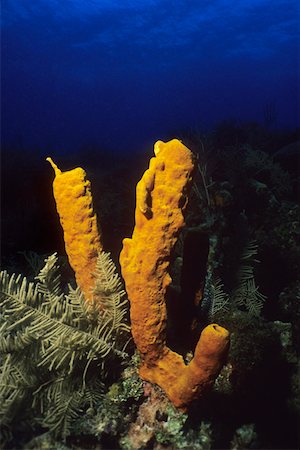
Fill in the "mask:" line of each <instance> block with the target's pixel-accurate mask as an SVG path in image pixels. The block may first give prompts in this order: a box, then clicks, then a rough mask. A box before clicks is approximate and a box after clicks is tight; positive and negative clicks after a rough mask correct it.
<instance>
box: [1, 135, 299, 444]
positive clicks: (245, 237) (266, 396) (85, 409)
mask: <svg viewBox="0 0 300 450" xmlns="http://www.w3.org/2000/svg"><path fill="white" fill-rule="evenodd" d="M222 133H223V134H222ZM230 133H232V130H231V131H230ZM230 133H229V134H228V135H226V136H225V138H226V142H224V140H225V138H224V129H222V130H221V131H220V130H219V133H217V132H216V134H215V135H212V136H199V135H198V134H193V135H191V134H189V135H185V136H184V135H183V136H182V137H181V139H182V141H183V142H184V144H185V145H183V144H182V143H181V142H180V141H178V140H172V141H170V142H168V143H163V142H161V141H159V142H158V143H157V144H156V145H155V147H154V152H155V157H153V158H152V159H151V160H150V165H149V169H147V170H146V171H145V173H144V175H143V177H142V178H141V181H140V182H139V183H138V184H137V187H136V209H135V224H134V229H133V232H132V237H131V238H130V239H125V240H124V241H123V249H122V251H121V255H120V270H121V273H122V277H123V280H122V279H121V277H120V275H119V274H118V272H119V270H118V269H119V265H118V262H117V261H116V255H115V254H114V255H111V254H109V253H107V252H106V251H104V249H105V248H107V247H106V245H105V236H104V235H105V233H104V230H105V224H104V223H103V227H102V220H103V219H102V217H101V208H99V207H98V205H99V203H98V198H97V196H95V197H94V187H93V186H94V183H93V184H92V187H91V184H90V182H89V181H88V180H87V177H86V173H85V171H84V170H83V169H73V170H70V171H67V172H62V171H60V170H59V169H58V168H57V166H56V165H55V164H54V163H53V161H52V160H50V161H49V162H50V163H51V164H52V166H53V168H54V171H55V178H54V183H53V190H54V198H55V202H56V207H57V211H58V214H59V218H60V222H61V226H62V229H63V235H64V242H65V248H66V253H67V256H68V261H69V264H70V265H71V267H72V269H73V271H74V272H71V271H70V269H67V268H66V261H65V258H64V257H63V256H58V255H57V253H55V254H52V255H50V256H44V255H40V256H39V255H37V254H36V253H34V252H28V251H27V252H23V257H24V256H25V258H24V259H26V260H27V262H28V263H29V264H27V268H26V269H25V272H26V276H23V275H16V274H15V273H17V272H18V270H17V269H18V267H11V268H10V269H9V268H7V270H3V271H2V272H1V278H0V287H1V291H0V302H1V315H0V327H1V338H0V350H1V367H0V414H1V419H0V420H1V436H2V437H1V442H2V444H1V445H2V447H3V448H16V449H17V448H28V449H30V448H32V449H35V448H61V449H66V448H92V449H96V448H98V449H101V448H102V449H119V448H120V449H126V450H127V449H146V448H149V449H150V448H153V449H156V450H158V449H159V450H161V449H163V448H165V449H184V448H186V449H189V448H195V449H199V450H202V449H217V448H231V449H246V448H257V449H263V448H269V449H275V448H290V449H291V448H297V446H298V442H297V426H296V425H297V418H298V414H299V405H300V397H299V378H298V364H299V358H298V356H299V355H298V350H297V349H299V343H300V333H299V331H300V330H299V317H300V308H299V305H300V302H299V280H298V274H299V270H298V269H299V264H300V261H299V257H300V243H299V234H300V226H299V209H300V206H299V204H298V199H297V186H298V179H297V177H298V174H297V170H296V167H295V165H294V164H290V160H288V158H283V157H282V154H281V155H280V156H279V157H278V158H277V157H276V153H275V154H274V155H272V154H270V151H269V149H268V148H267V145H265V146H264V145H260V146H259V145H258V144H257V142H251V143H249V142H245V139H246V138H245V133H244V134H243V135H242V142H238V141H237V140H236V139H234V144H232V142H230ZM248 141H250V140H249V139H248ZM250 144H252V145H250ZM270 145H271V144H270ZM187 147H188V148H189V149H190V150H192V151H193V153H192V152H191V151H190V150H189V149H188V148H187ZM275 150H276V152H277V150H278V149H277V148H276V149H275ZM279 153H280V152H279ZM289 157H290V156H289ZM118 170H121V169H118ZM123 173H124V174H125V172H123ZM109 179H111V180H112V179H114V177H113V176H109ZM127 181H128V180H126V177H125V175H124V180H123V179H122V183H124V184H125V185H127ZM92 188H93V189H92ZM92 192H93V197H94V199H95V200H94V201H93V198H92V194H91V193H92ZM102 195H103V198H104V197H105V191H102ZM110 198H111V197H110ZM101 201H104V200H101ZM123 201H124V200H123ZM123 201H122V198H120V199H119V203H120V204H122V202H123ZM117 203H118V202H117ZM52 204H53V203H52ZM126 204H127V203H126ZM128 204H129V203H128ZM116 208H118V205H117V204H116ZM95 211H97V214H99V218H98V225H97V216H96V213H95ZM107 211H109V206H108V207H107ZM115 213H116V209H113V210H112V214H115ZM52 214H53V215H54V214H55V212H54V205H53V209H52ZM107 214H108V213H107ZM116 220H118V219H117V218H116ZM99 224H100V225H101V227H99ZM126 226H127V225H126ZM132 226H133V223H132V222H131V227H132ZM128 229H129V226H128ZM116 247H117V245H116ZM21 256H22V255H21ZM114 260H115V261H114ZM25 263H26V261H25V262H24V267H25V265H26V264H25ZM29 266H30V267H29ZM127 296H128V298H127ZM128 300H129V301H128ZM129 305H130V306H129ZM129 313H130V319H129ZM217 324H218V325H217ZM131 336H132V337H131ZM229 336H230V345H229Z"/></svg>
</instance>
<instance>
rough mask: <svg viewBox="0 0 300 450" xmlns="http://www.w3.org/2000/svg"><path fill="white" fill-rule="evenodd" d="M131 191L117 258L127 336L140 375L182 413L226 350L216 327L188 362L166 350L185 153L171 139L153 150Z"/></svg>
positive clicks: (188, 156)
mask: <svg viewBox="0 0 300 450" xmlns="http://www.w3.org/2000/svg"><path fill="white" fill-rule="evenodd" d="M154 153H155V155H156V156H155V157H154V158H151V160H150V164H149V169H148V170H146V172H145V173H144V175H143V177H142V179H141V180H140V181H139V183H138V184H137V188H136V210H135V228H134V231H133V234H132V238H131V239H124V241H123V250H122V252H121V255H120V264H121V268H122V275H123V278H124V280H125V285H126V290H127V294H128V297H129V300H130V316H131V327H132V335H133V338H134V341H135V343H136V346H137V348H138V350H139V351H140V353H141V355H142V365H141V367H140V375H141V377H142V378H143V379H145V380H147V381H150V382H153V383H156V384H158V385H159V386H160V387H161V388H162V389H164V391H165V392H166V394H167V395H168V397H169V398H170V400H171V401H172V402H173V404H174V405H175V406H177V407H179V408H181V409H183V410H185V409H186V408H187V406H188V405H189V404H190V402H191V401H193V400H194V399H196V398H198V397H199V396H201V395H202V393H203V392H204V391H205V390H206V389H207V388H208V387H209V386H210V385H211V384H212V383H213V382H214V379H215V378H216V376H217V375H218V373H219V371H220V369H221V367H222V364H223V359H224V356H225V354H226V351H227V349H228V345H229V333H228V332H227V330H225V329H224V328H222V327H219V326H218V325H209V326H208V327H206V328H205V329H204V330H203V332H202V335H201V337H200V339H199V342H198V344H197V347H196V350H195V355H194V358H193V360H192V361H191V362H190V364H189V365H188V366H186V365H185V363H184V360H183V358H182V356H180V355H179V354H177V353H175V352H173V351H171V350H170V349H169V348H168V347H167V346H166V320H167V314H166V300H165V297H166V289H167V287H168V285H169V284H170V282H171V277H170V275H169V273H168V267H169V259H170V254H171V251H172V249H173V247H174V245H175V243H176V240H177V237H178V234H179V232H180V230H181V228H182V227H183V226H184V217H183V212H184V210H185V207H186V204H187V195H188V189H189V187H190V184H191V181H192V174H193V169H194V163H193V157H192V153H191V152H190V150H189V149H188V148H187V147H185V146H184V145H183V144H182V143H181V142H180V141H178V140H177V139H174V140H172V141H170V142H167V143H164V142H162V141H158V142H157V143H156V144H155V146H154Z"/></svg>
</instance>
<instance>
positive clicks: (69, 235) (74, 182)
mask: <svg viewBox="0 0 300 450" xmlns="http://www.w3.org/2000/svg"><path fill="white" fill-rule="evenodd" d="M47 161H48V162H49V163H50V164H51V166H52V167H53V169H54V172H55V178H54V181H53V194H54V198H55V202H56V208H57V212H58V214H59V218H60V223H61V226H62V228H63V232H64V241H65V247H66V253H67V255H68V259H69V262H70V265H71V267H72V268H73V270H74V272H75V276H76V282H77V284H78V286H79V287H80V289H81V290H82V292H83V294H84V297H85V299H86V300H87V301H89V300H92V290H93V288H94V286H95V276H94V273H95V270H96V263H97V257H98V253H99V252H100V251H102V244H101V237H100V233H99V231H98V225H97V217H96V214H95V212H94V210H93V201H92V194H91V184H90V182H89V181H88V180H87V178H86V173H85V171H84V170H83V169H82V168H80V167H78V168H76V169H73V170H70V171H67V172H62V171H61V170H60V169H59V168H58V167H57V165H56V164H55V163H54V162H53V160H52V159H51V158H50V157H48V158H47Z"/></svg>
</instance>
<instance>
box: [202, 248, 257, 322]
mask: <svg viewBox="0 0 300 450" xmlns="http://www.w3.org/2000/svg"><path fill="white" fill-rule="evenodd" d="M257 250H258V249H257V244H256V243H255V242H254V241H250V242H248V243H247V244H246V245H245V248H244V250H243V252H242V255H241V258H240V264H239V269H238V272H237V275H236V286H235V287H234V288H233V289H232V291H231V292H230V294H227V293H226V292H225V291H224V286H223V283H222V281H221V279H220V278H219V277H217V276H215V275H214V273H213V271H209V272H208V275H207V279H206V286H205V295H204V300H203V307H204V309H206V310H207V311H208V317H209V318H210V319H211V320H215V319H216V317H217V316H219V315H220V314H224V313H227V312H229V311H234V310H242V311H245V312H246V313H248V314H249V315H250V316H253V317H258V316H260V314H261V309H262V307H263V305H264V302H265V299H266V298H265V296H264V295H263V294H262V293H261V292H260V291H259V288H258V286H257V285H256V283H255V276H254V264H255V263H257V262H258V260H257V259H256V256H257Z"/></svg>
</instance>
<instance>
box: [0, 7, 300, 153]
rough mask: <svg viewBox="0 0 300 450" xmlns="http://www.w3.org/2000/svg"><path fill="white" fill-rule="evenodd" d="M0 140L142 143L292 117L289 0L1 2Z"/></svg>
mask: <svg viewBox="0 0 300 450" xmlns="http://www.w3.org/2000/svg"><path fill="white" fill-rule="evenodd" d="M1 3H2V140H3V143H4V144H5V145H8V144H13V145H14V144H15V145H16V143H19V144H20V142H21V143H22V145H23V146H31V147H32V148H36V149H41V150H43V151H48V150H49V151H50V150H52V151H54V150H55V151H61V152H63V151H71V150H75V149H77V148H78V147H80V146H81V145H85V144H87V145H89V144H94V145H95V144H97V145H100V146H102V147H103V148H110V149H113V150H115V151H120V150H122V149H124V150H127V149H133V150H138V149H140V150H143V149H144V148H146V147H147V148H149V146H150V147H152V144H153V142H154V141H155V140H157V139H164V138H166V137H170V136H172V135H173V134H174V135H176V133H177V132H178V131H179V130H180V129H182V128H186V127H198V128H200V129H201V130H202V129H206V128H207V127H211V126H214V125H215V124H216V123H217V122H219V121H221V120H223V119H229V118H234V119H236V120H238V121H247V120H257V121H260V122H263V121H264V120H265V113H266V111H267V109H268V108H270V109H271V113H272V126H275V127H288V128H293V127H295V126H297V125H298V124H299V116H298V115H297V104H298V102H299V91H298V85H299V72H298V68H297V60H298V58H299V26H298V23H299V9H298V7H297V3H298V2H297V1H296V0H277V1H275V2H274V0H248V1H247V0H240V1H238V2H233V1H232V0H204V1H197V0H191V1H189V0H183V1H180V0H176V1H171V0H169V1H166V0H144V1H138V0H127V1H126V0H123V1H122V0H94V1H92V0H64V1H61V0H34V1H32V0H23V1H22V0H2V2H1Z"/></svg>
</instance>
